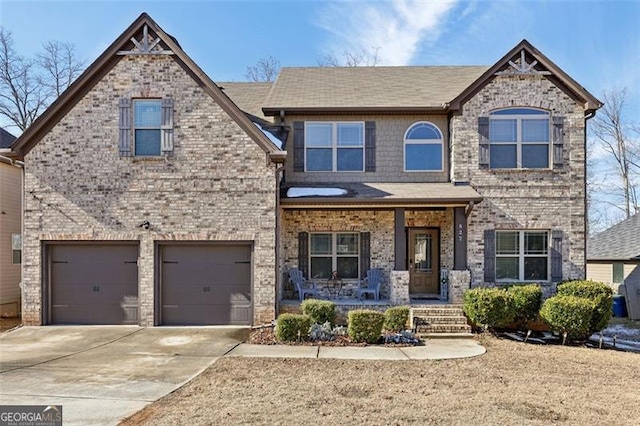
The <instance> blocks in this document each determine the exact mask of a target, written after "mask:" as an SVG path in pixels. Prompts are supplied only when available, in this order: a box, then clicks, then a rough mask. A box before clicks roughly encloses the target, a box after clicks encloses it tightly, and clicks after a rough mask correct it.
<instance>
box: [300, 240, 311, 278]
mask: <svg viewBox="0 0 640 426" xmlns="http://www.w3.org/2000/svg"><path fill="white" fill-rule="evenodd" d="M298 269H300V270H301V271H302V275H304V276H305V278H309V233H308V232H299V233H298Z"/></svg>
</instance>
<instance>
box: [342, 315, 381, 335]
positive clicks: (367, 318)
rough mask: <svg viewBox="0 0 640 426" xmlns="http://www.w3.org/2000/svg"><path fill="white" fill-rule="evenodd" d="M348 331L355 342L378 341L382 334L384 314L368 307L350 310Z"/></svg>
mask: <svg viewBox="0 0 640 426" xmlns="http://www.w3.org/2000/svg"><path fill="white" fill-rule="evenodd" d="M347 317H348V326H347V332H348V333H349V337H350V338H351V340H353V341H354V342H367V343H376V342H377V341H378V340H379V339H380V336H381V335H382V326H383V324H384V314H383V313H382V312H377V311H371V310H367V309H356V310H354V311H349V314H348V315H347Z"/></svg>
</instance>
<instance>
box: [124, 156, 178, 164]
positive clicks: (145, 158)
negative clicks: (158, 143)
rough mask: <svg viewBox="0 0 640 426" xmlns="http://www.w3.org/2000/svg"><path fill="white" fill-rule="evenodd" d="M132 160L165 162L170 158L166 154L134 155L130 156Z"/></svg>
mask: <svg viewBox="0 0 640 426" xmlns="http://www.w3.org/2000/svg"><path fill="white" fill-rule="evenodd" d="M130 158H131V161H133V162H134V163H145V162H151V163H154V162H161V161H162V162H164V161H167V160H168V159H169V157H167V156H166V155H153V156H135V155H134V156H133V157H130Z"/></svg>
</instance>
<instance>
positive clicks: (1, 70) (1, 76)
mask: <svg viewBox="0 0 640 426" xmlns="http://www.w3.org/2000/svg"><path fill="white" fill-rule="evenodd" d="M43 49H44V51H43V53H41V54H39V55H37V56H36V58H26V57H24V56H22V55H20V54H19V53H18V52H17V51H16V50H15V48H14V42H13V37H12V36H11V33H10V32H9V31H7V30H6V29H5V28H3V27H0V116H3V117H5V118H6V119H7V120H8V121H9V122H10V124H9V126H15V127H18V129H20V131H24V130H25V129H26V128H27V127H29V126H30V125H31V123H33V121H34V120H35V119H36V118H38V116H39V115H40V114H41V113H42V112H43V111H44V110H45V109H46V108H47V106H49V104H51V102H53V101H54V100H55V98H56V97H58V96H59V95H60V94H61V93H62V92H63V91H64V89H66V88H67V87H69V85H70V84H71V83H72V82H73V80H74V79H75V78H76V77H77V76H78V75H79V74H80V72H81V71H82V68H83V66H84V64H83V62H82V61H80V60H78V58H77V56H76V54H75V48H74V46H73V45H72V44H69V43H62V42H57V41H52V42H48V43H46V44H45V45H44V46H43Z"/></svg>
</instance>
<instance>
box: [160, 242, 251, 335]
mask: <svg viewBox="0 0 640 426" xmlns="http://www.w3.org/2000/svg"><path fill="white" fill-rule="evenodd" d="M161 253H162V273H161V275H162V281H161V287H162V302H161V303H162V323H163V324H166V325H249V324H251V310H252V309H251V300H252V299H251V247H250V246H248V245H199V244H190V245H166V246H163V247H162V250H161Z"/></svg>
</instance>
